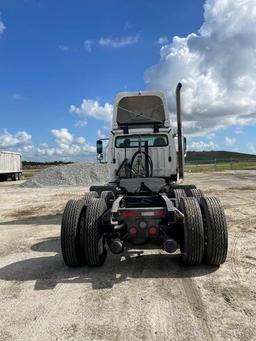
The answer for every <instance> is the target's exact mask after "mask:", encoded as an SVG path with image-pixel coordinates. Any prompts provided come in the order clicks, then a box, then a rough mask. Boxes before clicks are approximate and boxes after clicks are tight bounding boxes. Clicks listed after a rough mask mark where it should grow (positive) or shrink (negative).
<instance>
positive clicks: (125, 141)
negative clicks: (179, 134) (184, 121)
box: [115, 135, 168, 148]
mask: <svg viewBox="0 0 256 341" xmlns="http://www.w3.org/2000/svg"><path fill="white" fill-rule="evenodd" d="M146 141H147V142H148V146H149V147H165V146H168V139H167V136H166V135H131V136H129V137H128V136H118V137H117V138H116V143H115V145H116V148H138V147H139V146H141V147H144V146H145V142H146Z"/></svg>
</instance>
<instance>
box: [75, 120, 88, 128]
mask: <svg viewBox="0 0 256 341" xmlns="http://www.w3.org/2000/svg"><path fill="white" fill-rule="evenodd" d="M87 124H88V122H87V121H85V120H79V121H76V123H75V127H79V128H82V127H85V126H86V125H87Z"/></svg>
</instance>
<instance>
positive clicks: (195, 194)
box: [188, 188, 204, 201]
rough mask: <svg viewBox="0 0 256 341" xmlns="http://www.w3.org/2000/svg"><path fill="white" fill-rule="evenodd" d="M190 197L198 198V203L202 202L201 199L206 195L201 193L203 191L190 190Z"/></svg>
mask: <svg viewBox="0 0 256 341" xmlns="http://www.w3.org/2000/svg"><path fill="white" fill-rule="evenodd" d="M188 196H189V197H193V198H196V199H197V200H198V201H200V199H201V198H202V197H204V193H203V191H201V189H194V188H193V189H190V190H189V195H188Z"/></svg>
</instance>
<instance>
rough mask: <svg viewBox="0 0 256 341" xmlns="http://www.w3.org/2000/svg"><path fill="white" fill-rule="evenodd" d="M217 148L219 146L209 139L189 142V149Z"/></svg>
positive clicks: (204, 149)
mask: <svg viewBox="0 0 256 341" xmlns="http://www.w3.org/2000/svg"><path fill="white" fill-rule="evenodd" d="M218 148H219V145H218V144H216V143H214V142H213V141H209V142H204V141H198V142H197V141H193V142H191V143H190V144H189V150H192V151H206V150H215V149H218Z"/></svg>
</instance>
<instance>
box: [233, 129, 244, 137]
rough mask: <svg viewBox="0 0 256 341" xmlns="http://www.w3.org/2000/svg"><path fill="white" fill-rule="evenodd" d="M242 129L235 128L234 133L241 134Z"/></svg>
mask: <svg viewBox="0 0 256 341" xmlns="http://www.w3.org/2000/svg"><path fill="white" fill-rule="evenodd" d="M243 133H244V132H243V130H242V129H241V128H236V129H235V134H237V135H239V134H243Z"/></svg>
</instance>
